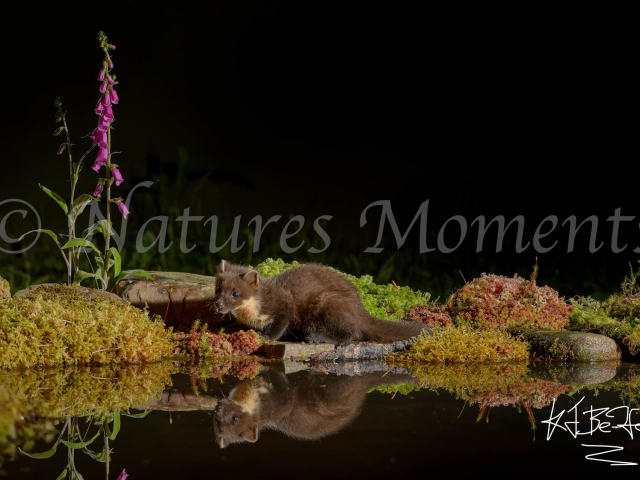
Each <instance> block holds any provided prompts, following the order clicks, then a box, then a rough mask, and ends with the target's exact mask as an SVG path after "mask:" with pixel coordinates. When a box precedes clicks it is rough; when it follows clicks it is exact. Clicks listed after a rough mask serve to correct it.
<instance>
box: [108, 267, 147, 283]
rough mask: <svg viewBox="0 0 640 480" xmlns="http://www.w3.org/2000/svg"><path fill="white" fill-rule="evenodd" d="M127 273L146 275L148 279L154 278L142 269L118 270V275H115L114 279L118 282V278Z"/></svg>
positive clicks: (120, 278)
mask: <svg viewBox="0 0 640 480" xmlns="http://www.w3.org/2000/svg"><path fill="white" fill-rule="evenodd" d="M127 275H140V276H141V277H146V278H148V279H149V280H155V278H153V277H152V276H151V275H149V274H148V273H147V272H145V271H144V270H123V271H122V272H120V275H118V276H117V277H116V279H115V281H116V282H119V281H120V280H122V279H123V278H124V277H126V276H127Z"/></svg>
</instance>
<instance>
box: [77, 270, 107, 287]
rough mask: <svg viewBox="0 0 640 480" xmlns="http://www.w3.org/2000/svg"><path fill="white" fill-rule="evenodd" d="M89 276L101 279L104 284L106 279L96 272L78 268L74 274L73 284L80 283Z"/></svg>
mask: <svg viewBox="0 0 640 480" xmlns="http://www.w3.org/2000/svg"><path fill="white" fill-rule="evenodd" d="M87 278H97V279H98V280H100V281H101V282H102V283H103V284H104V279H103V278H102V277H101V276H99V275H96V274H95V273H89V272H85V271H83V270H78V271H77V272H76V274H75V275H74V276H73V284H74V285H79V284H80V282H82V281H83V280H85V279H87Z"/></svg>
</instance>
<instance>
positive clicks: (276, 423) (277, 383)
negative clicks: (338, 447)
mask: <svg viewBox="0 0 640 480" xmlns="http://www.w3.org/2000/svg"><path fill="white" fill-rule="evenodd" d="M412 380H413V377H412V376H411V375H408V374H395V373H389V372H378V373H369V374H365V375H361V376H355V377H349V376H347V375H325V374H318V373H312V372H298V373H295V374H293V375H285V374H283V373H280V372H276V371H274V370H271V369H269V368H264V369H263V370H262V371H261V372H260V374H259V375H258V376H257V377H256V378H253V379H247V380H242V381H241V382H239V383H238V384H237V385H236V386H235V388H233V390H231V393H230V394H229V398H222V399H220V400H218V403H217V405H216V407H215V409H214V411H213V431H214V435H215V438H216V442H217V443H218V445H219V446H220V447H221V448H225V447H226V446H228V445H230V444H232V443H242V442H252V443H253V442H255V441H257V440H258V435H259V433H260V431H261V430H276V431H279V432H281V433H284V434H285V435H287V436H288V437H292V438H295V439H298V440H317V439H320V438H323V437H326V436H328V435H332V434H334V433H337V432H338V431H340V430H342V429H343V428H345V427H346V426H347V425H349V424H350V423H351V422H352V421H353V420H354V419H355V418H356V416H357V415H358V413H359V412H360V410H361V408H362V405H363V403H364V399H365V397H366V396H367V392H369V390H371V389H372V388H373V387H376V386H378V385H388V384H391V383H403V382H410V381H412Z"/></svg>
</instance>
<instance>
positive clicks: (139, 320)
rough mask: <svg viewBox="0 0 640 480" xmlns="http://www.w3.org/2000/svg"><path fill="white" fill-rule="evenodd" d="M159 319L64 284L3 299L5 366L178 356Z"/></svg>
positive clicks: (0, 321) (0, 364)
mask: <svg viewBox="0 0 640 480" xmlns="http://www.w3.org/2000/svg"><path fill="white" fill-rule="evenodd" d="M171 335H172V334H171V330H170V329H165V327H164V324H163V323H162V321H159V317H157V319H156V320H155V321H154V320H150V319H149V317H148V316H147V313H146V312H145V311H141V310H139V309H137V308H135V307H133V306H131V305H127V304H125V303H123V302H120V301H118V300H112V299H105V298H87V296H86V294H85V293H83V292H81V291H79V290H78V289H76V288H73V287H67V286H64V285H51V286H46V287H43V288H40V289H37V290H34V291H32V292H30V293H29V294H28V295H27V296H24V297H15V298H10V299H0V368H8V367H18V366H23V367H24V366H31V365H37V364H42V365H55V364H62V363H71V364H75V363H79V364H88V363H109V362H116V363H119V362H126V363H136V362H144V361H154V360H159V359H161V358H164V357H167V356H169V355H171V353H172V348H173V347H172V342H171Z"/></svg>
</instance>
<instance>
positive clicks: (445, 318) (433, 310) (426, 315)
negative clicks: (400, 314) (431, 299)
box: [403, 304, 453, 327]
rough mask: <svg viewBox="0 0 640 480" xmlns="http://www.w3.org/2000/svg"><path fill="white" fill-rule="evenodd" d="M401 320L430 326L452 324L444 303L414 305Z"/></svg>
mask: <svg viewBox="0 0 640 480" xmlns="http://www.w3.org/2000/svg"><path fill="white" fill-rule="evenodd" d="M403 320H409V321H412V322H420V323H424V324H425V325H428V326H430V327H435V326H440V327H446V326H447V325H453V320H451V317H450V316H449V314H448V313H447V306H446V305H433V304H432V305H416V306H415V307H411V308H410V309H409V310H408V311H407V313H406V314H405V316H404V318H403Z"/></svg>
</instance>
